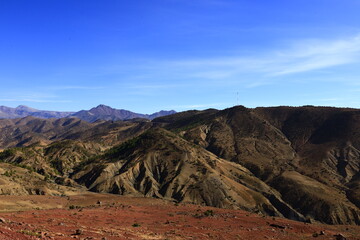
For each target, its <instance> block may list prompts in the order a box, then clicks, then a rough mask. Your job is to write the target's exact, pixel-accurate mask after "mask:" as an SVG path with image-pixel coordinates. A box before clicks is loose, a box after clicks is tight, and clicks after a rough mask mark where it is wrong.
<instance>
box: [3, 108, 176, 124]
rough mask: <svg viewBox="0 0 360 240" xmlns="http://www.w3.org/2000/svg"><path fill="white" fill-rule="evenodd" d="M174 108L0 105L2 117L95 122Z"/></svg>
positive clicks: (149, 117)
mask: <svg viewBox="0 0 360 240" xmlns="http://www.w3.org/2000/svg"><path fill="white" fill-rule="evenodd" d="M174 113H175V111H174V110H170V111H163V110H162V111H159V112H156V113H153V114H141V113H134V112H131V111H128V110H124V109H115V108H111V107H109V106H106V105H103V104H101V105H99V106H97V107H94V108H92V109H90V110H81V111H79V112H57V111H44V110H38V109H34V108H30V107H27V106H24V105H20V106H18V107H16V108H11V107H6V106H0V118H3V119H4V118H5V119H12V118H23V117H27V116H32V117H38V118H45V119H48V118H64V117H77V118H80V119H82V120H85V121H88V122H95V121H97V120H112V121H117V120H129V119H134V118H144V119H150V120H152V119H154V118H156V117H162V116H166V115H169V114H174Z"/></svg>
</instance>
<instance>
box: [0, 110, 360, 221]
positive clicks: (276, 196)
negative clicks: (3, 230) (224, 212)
mask: <svg viewBox="0 0 360 240" xmlns="http://www.w3.org/2000/svg"><path fill="white" fill-rule="evenodd" d="M106 113H107V112H106ZM0 132H1V137H0V149H3V150H2V152H0V173H2V174H0V193H2V194H13V195H19V194H22V195H24V194H46V195H56V194H65V195H66V194H67V193H68V192H69V191H73V192H74V191H84V190H88V191H92V192H97V193H112V194H120V195H129V196H145V197H155V198H162V199H167V200H171V201H175V202H178V203H192V204H199V205H207V206H214V207H221V208H232V209H244V210H247V211H250V212H255V213H258V214H262V215H269V216H280V217H286V218H289V219H293V220H298V221H304V222H313V221H315V222H316V221H319V222H323V223H327V224H357V225H360V140H359V139H360V110H358V109H350V108H330V107H312V106H305V107H268V108H265V107H262V108H254V109H249V108H245V107H243V106H236V107H232V108H228V109H224V110H216V109H208V110H204V111H195V110H193V111H186V112H180V113H175V114H172V115H167V116H163V117H159V118H155V119H153V120H152V121H149V120H146V119H137V120H136V121H106V120H102V121H100V120H98V121H95V122H94V121H93V122H88V121H84V120H81V119H78V118H75V117H71V118H60V119H40V118H35V117H31V116H30V117H26V118H22V119H2V120H0ZM25 173H26V175H24V174H25Z"/></svg>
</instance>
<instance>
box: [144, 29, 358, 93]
mask: <svg viewBox="0 0 360 240" xmlns="http://www.w3.org/2000/svg"><path fill="white" fill-rule="evenodd" d="M357 62H360V34H359V35H355V36H353V37H348V38H344V39H332V40H314V39H312V40H306V39H305V40H298V41H295V42H293V43H291V44H288V45H287V46H285V47H283V48H282V49H275V50H268V51H266V52H263V53H262V54H259V53H254V54H248V55H244V54H243V55H239V56H231V57H226V56H224V57H212V58H197V59H178V60H168V61H165V60H160V61H159V60H158V61H156V60H151V61H150V60H149V61H148V62H147V63H145V64H144V65H145V66H146V68H145V67H144V69H145V71H146V72H147V77H148V78H149V79H151V78H154V77H159V78H160V77H161V78H164V77H167V78H168V79H169V80H171V79H175V78H176V79H186V80H189V79H190V80H192V81H193V80H199V79H202V80H220V81H221V82H218V83H221V84H224V81H225V82H226V81H228V82H229V83H233V84H234V83H239V82H241V83H244V84H245V85H246V86H248V87H257V86H261V85H264V84H265V85H267V84H271V83H272V82H273V81H272V80H274V79H277V78H279V77H282V76H288V75H296V74H301V73H308V72H313V71H317V72H318V73H319V72H320V71H324V70H327V71H330V72H331V69H332V67H336V66H342V65H347V64H353V63H357ZM140 68H141V67H140ZM254 81H255V82H254Z"/></svg>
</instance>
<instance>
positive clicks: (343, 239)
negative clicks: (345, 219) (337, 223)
mask: <svg viewBox="0 0 360 240" xmlns="http://www.w3.org/2000/svg"><path fill="white" fill-rule="evenodd" d="M334 237H335V239H336V240H346V237H345V236H344V235H342V234H341V233H339V234H336V235H334Z"/></svg>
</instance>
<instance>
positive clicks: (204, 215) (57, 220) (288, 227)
mask: <svg viewBox="0 0 360 240" xmlns="http://www.w3.org/2000/svg"><path fill="white" fill-rule="evenodd" d="M4 198H5V197H4V196H2V197H1V198H0V202H2V201H5V200H4ZM6 200H7V201H9V200H13V201H14V202H19V203H21V202H22V203H24V202H25V201H30V202H31V203H33V206H39V207H40V208H49V209H40V210H36V209H34V210H26V211H14V210H12V209H10V210H11V211H10V212H8V211H7V212H4V211H5V210H7V209H4V208H3V209H1V206H0V210H2V211H3V212H2V213H0V217H1V219H0V239H4V240H5V239H6V240H12V239H14V240H15V239H19V240H23V239H83V240H85V239H94V240H95V239H99V240H101V239H103V240H105V239H106V240H113V239H169V240H170V239H171V240H173V239H175V240H176V239H226V240H228V239H245V240H246V239H251V240H257V239H286V240H288V239H337V238H336V237H335V236H334V235H337V234H342V235H343V236H344V237H346V239H351V240H355V239H358V240H360V226H330V225H322V224H317V223H313V224H308V223H306V224H305V223H301V222H295V221H290V220H286V219H282V218H272V217H265V216H260V215H258V214H251V213H248V212H245V211H241V210H227V209H218V208H211V207H204V206H196V205H191V204H180V205H178V206H176V205H175V204H174V203H171V202H167V201H163V200H155V199H148V198H131V197H121V196H113V195H105V194H104V195H103V194H102V195H99V194H86V195H80V196H72V197H70V198H68V197H48V196H32V197H10V196H8V197H7V198H6ZM99 201H100V202H101V203H100V204H98V202H99ZM26 206H27V208H31V206H29V205H26ZM54 206H56V207H62V208H53V207H54ZM51 208H53V209H51ZM70 208H71V209H70ZM321 232H322V233H323V235H321V234H320V233H321Z"/></svg>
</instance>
